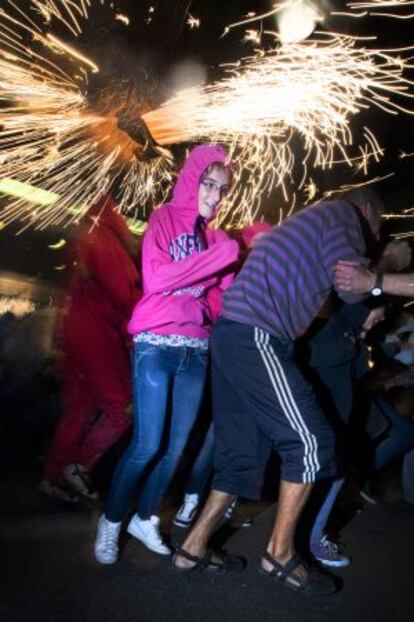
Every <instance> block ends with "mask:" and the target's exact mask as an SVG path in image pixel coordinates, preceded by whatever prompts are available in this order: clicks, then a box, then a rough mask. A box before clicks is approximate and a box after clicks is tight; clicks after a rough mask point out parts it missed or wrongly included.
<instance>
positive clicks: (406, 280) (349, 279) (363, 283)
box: [334, 261, 414, 298]
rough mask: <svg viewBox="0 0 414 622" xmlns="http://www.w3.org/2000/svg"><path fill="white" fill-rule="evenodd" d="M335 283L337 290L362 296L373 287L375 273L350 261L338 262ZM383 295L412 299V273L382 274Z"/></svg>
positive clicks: (413, 291) (413, 273) (413, 285)
mask: <svg viewBox="0 0 414 622" xmlns="http://www.w3.org/2000/svg"><path fill="white" fill-rule="evenodd" d="M334 276H335V282H336V285H337V287H338V289H339V290H341V291H345V292H350V293H355V294H363V293H364V292H369V291H370V290H371V289H372V288H373V287H374V285H375V279H376V275H375V272H372V271H371V270H368V269H367V268H364V267H363V266H360V265H358V264H356V263H355V262H350V261H338V263H337V264H336V266H335V268H334ZM382 289H383V291H384V293H386V294H390V295H392V296H406V297H408V298H412V297H414V272H410V273H408V274H384V279H383V283H382Z"/></svg>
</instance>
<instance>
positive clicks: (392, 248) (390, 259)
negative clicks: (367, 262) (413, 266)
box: [378, 240, 412, 272]
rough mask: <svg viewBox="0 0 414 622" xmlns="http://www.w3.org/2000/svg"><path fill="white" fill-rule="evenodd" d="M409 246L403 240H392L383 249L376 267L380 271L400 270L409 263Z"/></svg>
mask: <svg viewBox="0 0 414 622" xmlns="http://www.w3.org/2000/svg"><path fill="white" fill-rule="evenodd" d="M411 255H412V253H411V246H410V244H409V243H408V242H406V241H405V240H393V241H392V242H389V243H388V244H387V246H386V247H385V249H384V252H383V254H382V257H381V259H380V261H379V264H378V267H379V268H380V269H381V271H382V272H400V270H404V268H407V266H409V265H410V263H411Z"/></svg>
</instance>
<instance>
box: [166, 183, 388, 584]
mask: <svg viewBox="0 0 414 622" xmlns="http://www.w3.org/2000/svg"><path fill="white" fill-rule="evenodd" d="M382 210H383V204H382V202H381V201H380V200H379V199H378V198H377V196H376V195H375V194H374V193H372V192H365V193H360V194H358V195H355V194H352V193H350V194H349V195H347V196H345V197H344V198H343V199H338V200H334V201H327V202H324V203H320V204H319V205H315V206H313V207H310V208H307V209H303V210H301V211H300V212H298V213H297V214H295V215H293V216H292V217H290V218H289V219H287V220H286V221H284V222H283V223H282V224H281V225H280V226H278V227H274V228H273V229H272V230H271V231H270V232H269V233H268V234H267V235H265V236H264V237H263V239H262V240H259V242H258V243H257V245H256V246H255V248H254V249H253V251H252V252H251V253H250V255H249V257H248V259H247V261H246V263H245V264H244V266H243V268H242V270H241V271H240V273H239V274H238V276H237V277H236V279H235V280H234V283H233V284H232V285H231V286H230V288H229V289H228V291H227V292H226V293H225V295H224V297H223V307H222V313H221V317H220V318H219V320H218V322H217V323H216V325H215V327H214V329H213V337H212V341H211V351H212V368H213V416H214V425H215V432H216V453H215V474H214V479H213V488H212V491H211V493H210V495H209V497H208V499H207V502H206V504H205V506H204V508H203V510H202V511H201V514H200V516H199V518H198V520H197V522H196V523H195V525H194V527H193V528H192V530H191V532H190V533H189V535H188V536H187V538H186V539H185V541H184V543H183V545H182V546H181V547H179V548H178V549H177V550H176V553H175V556H174V565H175V567H176V568H177V569H178V570H180V571H182V572H184V571H191V570H194V569H209V570H218V571H226V570H231V569H233V568H235V567H240V563H238V562H237V560H234V558H232V557H229V556H220V555H217V554H215V553H213V552H212V551H211V550H208V540H209V537H210V535H211V534H212V532H213V531H214V529H215V527H216V526H217V524H218V522H219V521H220V519H221V517H222V516H223V514H224V512H225V511H226V509H227V508H228V506H229V505H230V504H231V503H232V501H233V500H234V498H235V496H238V495H239V496H243V497H247V498H258V496H259V494H260V489H261V485H262V480H263V475H264V469H265V466H266V464H267V461H268V458H269V455H270V453H271V451H272V450H275V451H276V452H277V453H278V454H279V456H280V458H281V482H280V488H279V500H278V510H277V516H276V520H275V524H274V528H273V533H272V535H271V537H270V540H269V543H268V545H267V548H266V551H265V552H264V554H263V556H262V559H261V562H260V570H261V572H263V573H264V574H265V575H267V576H268V577H270V578H271V579H273V580H275V581H277V582H279V583H281V584H282V585H284V586H286V587H288V588H291V589H293V590H296V591H298V592H305V593H317V594H326V593H331V592H333V591H335V589H336V587H337V586H336V583H335V581H333V580H332V578H331V577H327V576H326V575H323V574H321V573H317V572H315V571H309V570H308V569H307V568H306V566H305V564H304V563H303V561H302V560H301V558H300V557H299V556H298V555H297V554H296V552H295V544H294V536H295V530H296V525H297V521H298V519H299V516H300V515H301V513H302V510H303V508H304V506H305V504H306V501H307V499H308V497H309V494H310V492H311V490H312V487H313V484H314V482H315V481H316V480H319V479H324V478H329V477H333V476H334V475H335V472H336V465H335V451H334V436H333V432H332V429H331V427H330V425H329V423H328V421H327V419H326V417H325V415H324V413H323V412H322V410H321V409H320V407H319V405H318V404H317V402H316V399H315V396H314V393H313V391H312V388H311V386H310V385H308V383H307V382H306V381H305V380H304V378H303V376H302V375H301V374H300V372H299V370H298V368H297V367H296V364H295V360H294V353H293V350H294V342H295V340H296V339H297V338H298V337H299V336H301V335H303V334H304V333H305V331H306V329H307V328H308V326H309V325H310V323H311V322H312V320H313V318H314V317H315V316H316V314H317V312H318V311H319V309H320V308H321V306H322V304H323V303H324V301H325V300H326V299H327V297H328V296H329V294H330V292H331V291H332V290H333V288H334V285H335V284H334V281H333V276H332V270H333V267H334V265H335V264H336V263H337V261H338V260H339V259H348V260H357V261H359V262H361V263H363V264H365V265H368V264H369V260H368V258H367V257H366V254H367V245H366V242H365V237H364V232H365V231H367V232H369V233H370V235H371V236H372V237H373V238H375V239H376V238H377V237H378V235H379V230H380V223H381V220H380V218H381V213H382ZM343 298H344V299H345V301H346V302H351V301H355V298H354V297H349V296H346V295H344V296H343Z"/></svg>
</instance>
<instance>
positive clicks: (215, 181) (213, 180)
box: [198, 168, 230, 220]
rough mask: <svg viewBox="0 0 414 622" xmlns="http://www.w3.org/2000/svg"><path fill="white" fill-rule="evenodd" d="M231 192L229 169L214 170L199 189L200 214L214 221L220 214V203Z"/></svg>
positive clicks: (201, 183)
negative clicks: (218, 213)
mask: <svg viewBox="0 0 414 622" xmlns="http://www.w3.org/2000/svg"><path fill="white" fill-rule="evenodd" d="M229 191H230V173H229V171H228V170H227V169H222V168H213V169H212V170H211V171H210V172H209V173H208V174H207V175H206V176H205V177H203V178H202V181H200V185H199V188H198V213H199V214H200V215H201V216H203V218H205V219H206V220H212V219H213V218H214V217H215V215H216V214H217V212H218V209H219V207H220V201H221V199H222V198H223V197H225V196H227V194H228V193H229Z"/></svg>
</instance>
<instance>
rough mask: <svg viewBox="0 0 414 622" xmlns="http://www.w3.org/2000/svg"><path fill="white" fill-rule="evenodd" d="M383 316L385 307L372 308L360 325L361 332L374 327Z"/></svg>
mask: <svg viewBox="0 0 414 622" xmlns="http://www.w3.org/2000/svg"><path fill="white" fill-rule="evenodd" d="M384 317H385V307H378V308H377V309H372V311H370V313H369V314H368V316H367V317H366V319H365V322H364V323H363V325H362V330H363V332H364V333H365V332H367V331H368V330H371V328H374V326H375V325H376V324H378V322H382V320H383V319H384Z"/></svg>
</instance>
